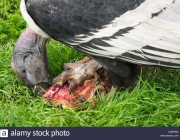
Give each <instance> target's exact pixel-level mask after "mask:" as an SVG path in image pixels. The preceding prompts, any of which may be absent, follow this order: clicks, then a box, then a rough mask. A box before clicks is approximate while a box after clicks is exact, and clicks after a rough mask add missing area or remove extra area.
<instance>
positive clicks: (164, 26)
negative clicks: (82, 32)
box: [82, 0, 180, 67]
mask: <svg viewBox="0 0 180 140" xmlns="http://www.w3.org/2000/svg"><path fill="white" fill-rule="evenodd" d="M172 2H173V1H171V0H159V1H157V0H156V1H152V0H151V2H150V1H147V2H146V3H144V5H141V6H140V8H141V9H142V8H145V7H146V8H147V7H148V8H147V9H146V10H147V11H148V12H151V13H156V12H157V11H158V12H160V11H161V12H160V13H159V14H158V15H157V16H154V17H150V18H149V17H148V19H147V20H144V21H141V22H139V21H140V20H137V21H138V22H139V23H138V24H137V25H135V26H133V29H131V30H129V31H128V30H127V31H128V32H127V33H124V34H121V35H117V34H114V35H112V37H108V38H103V37H104V36H102V38H101V41H103V42H105V43H107V44H109V47H104V46H100V44H93V45H94V46H95V47H97V48H99V49H100V50H98V49H92V48H87V49H86V50H85V51H88V52H91V54H93V55H98V56H105V57H109V58H114V59H121V60H125V61H128V62H131V63H137V64H146V65H161V66H168V65H167V64H168V63H169V64H170V63H171V64H177V65H180V9H179V5H180V0H175V1H174V3H172ZM149 3H151V4H150V5H148V4H149ZM146 4H147V5H146ZM166 6H168V7H167V8H166V9H163V8H165V7H166ZM153 7H154V9H151V8H153ZM144 10H145V9H144ZM144 10H142V11H144ZM138 12H139V11H138ZM129 14H132V12H128V13H126V14H125V15H123V16H124V18H122V19H124V20H125V17H126V19H128V18H127V16H128V15H129ZM129 17H130V16H129ZM139 17H140V16H139ZM139 17H138V19H143V18H139ZM144 19H145V18H144ZM119 20H121V19H119ZM133 20H136V18H133ZM129 21H130V19H128V20H126V21H125V22H126V24H127V27H131V25H132V24H131V25H130V24H128V23H130V22H129ZM125 22H123V23H125ZM134 23H135V22H134ZM123 26H125V25H124V24H123ZM106 29H107V28H106ZM106 29H104V31H105V30H106ZM101 31H102V30H101ZM103 33H104V32H103ZM103 33H102V34H103ZM108 35H109V34H108ZM86 39H87V38H86ZM148 46H149V47H148ZM82 49H84V46H82ZM125 54H126V55H125ZM127 54H129V56H128V55H127ZM130 55H131V56H130ZM132 55H133V56H134V57H132ZM135 57H136V58H135ZM165 63H167V64H165ZM177 65H174V66H173V67H179V66H177ZM169 66H170V65H169Z"/></svg>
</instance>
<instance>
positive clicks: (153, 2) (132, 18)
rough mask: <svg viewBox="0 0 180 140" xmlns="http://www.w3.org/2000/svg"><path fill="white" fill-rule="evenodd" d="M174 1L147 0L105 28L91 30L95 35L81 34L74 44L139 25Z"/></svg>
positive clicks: (107, 35) (108, 35)
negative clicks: (114, 25)
mask: <svg viewBox="0 0 180 140" xmlns="http://www.w3.org/2000/svg"><path fill="white" fill-rule="evenodd" d="M173 1H174V0H146V1H145V2H144V3H142V4H141V5H140V6H139V7H137V8H136V9H134V10H132V11H128V12H126V13H125V14H123V15H121V16H120V17H117V18H115V19H114V20H113V21H112V22H111V23H109V24H108V25H106V26H104V28H103V29H100V30H97V31H95V32H90V33H91V34H93V35H91V36H86V35H80V36H81V37H80V38H78V37H77V39H79V40H80V41H78V42H76V41H74V44H76V45H79V42H81V43H85V42H89V41H90V40H92V39H93V38H102V37H110V36H112V35H113V34H115V33H116V32H117V31H119V30H120V29H124V28H127V27H134V26H137V25H138V24H140V23H141V22H145V21H147V20H149V19H150V18H151V17H152V14H154V13H157V12H160V11H161V10H162V9H163V8H166V7H167V6H169V5H170V4H172V2H173ZM112 23H116V25H117V27H113V26H112ZM82 36H83V38H82ZM74 44H73V45H74Z"/></svg>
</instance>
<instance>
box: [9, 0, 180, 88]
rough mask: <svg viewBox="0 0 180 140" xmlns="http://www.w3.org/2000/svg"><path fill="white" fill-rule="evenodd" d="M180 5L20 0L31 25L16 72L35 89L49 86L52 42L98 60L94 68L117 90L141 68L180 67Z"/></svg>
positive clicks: (169, 1)
mask: <svg viewBox="0 0 180 140" xmlns="http://www.w3.org/2000/svg"><path fill="white" fill-rule="evenodd" d="M179 6H180V0H21V4H20V9H21V13H22V16H23V18H24V19H25V20H26V22H27V23H28V26H29V27H28V28H27V29H26V30H25V31H24V32H23V33H22V34H21V36H20V37H19V39H18V41H17V43H16V45H15V48H14V52H13V58H12V68H13V70H14V72H15V73H16V74H17V76H18V77H19V78H20V79H21V80H22V81H23V82H24V83H25V85H27V86H28V87H30V88H31V89H32V88H34V86H36V85H38V84H40V85H42V86H48V85H49V84H50V79H49V74H48V60H47V56H46V43H47V42H48V40H49V39H50V38H53V39H55V40H57V41H59V42H62V43H64V44H66V45H67V46H69V47H71V48H73V49H75V50H77V51H79V52H82V53H84V54H85V55H86V56H88V57H90V58H92V59H94V60H96V61H95V62H94V63H93V69H94V70H95V69H96V68H100V67H104V68H105V70H106V71H107V74H108V77H109V78H110V80H111V82H112V84H113V85H114V86H118V87H122V86H124V85H123V82H122V79H126V80H127V81H129V82H131V80H132V79H134V75H135V73H136V72H135V71H136V67H137V65H149V66H162V67H170V68H180V8H179ZM62 53H63V52H62ZM59 55H61V54H59ZM89 64H91V63H89ZM96 65H97V67H95V66H96ZM89 67H90V65H87V66H85V67H80V68H79V69H78V70H77V71H78V72H80V71H81V70H83V69H85V70H83V72H82V73H83V75H82V76H81V75H79V74H78V75H79V77H78V78H77V79H74V80H73V81H74V82H72V84H74V83H76V82H77V84H78V81H79V80H81V79H86V77H88V74H90V73H88V69H89ZM86 72H87V74H84V73H86ZM79 83H80V82H79Z"/></svg>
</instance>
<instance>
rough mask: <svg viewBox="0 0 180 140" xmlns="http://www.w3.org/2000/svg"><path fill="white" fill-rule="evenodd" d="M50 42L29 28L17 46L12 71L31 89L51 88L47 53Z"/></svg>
mask: <svg viewBox="0 0 180 140" xmlns="http://www.w3.org/2000/svg"><path fill="white" fill-rule="evenodd" d="M48 41H49V39H48V38H43V37H42V36H40V35H38V34H36V33H35V32H34V31H32V30H31V29H30V28H27V29H26V30H25V31H24V32H23V33H22V34H21V36H20V37H19V39H18V41H17V42H16V44H15V48H14V52H13V57H12V63H11V66H12V69H13V71H14V72H15V74H16V75H17V76H18V77H19V78H20V79H21V80H22V81H23V83H24V84H25V85H26V86H28V87H29V88H30V89H34V87H36V86H37V85H40V86H41V87H44V88H45V87H47V88H49V86H50V83H51V82H50V78H49V74H48V60H47V53H46V43H47V42H48Z"/></svg>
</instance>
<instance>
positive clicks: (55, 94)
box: [44, 84, 72, 102]
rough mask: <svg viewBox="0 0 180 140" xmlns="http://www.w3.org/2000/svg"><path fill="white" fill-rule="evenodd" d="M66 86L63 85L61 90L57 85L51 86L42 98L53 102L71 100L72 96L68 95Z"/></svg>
mask: <svg viewBox="0 0 180 140" xmlns="http://www.w3.org/2000/svg"><path fill="white" fill-rule="evenodd" d="M68 87H69V86H68V85H67V84H66V85H64V86H63V88H60V87H59V86H57V85H54V86H52V87H51V88H50V89H49V90H48V92H47V93H46V94H44V98H46V99H49V100H51V101H52V102H55V101H57V100H61V99H65V100H68V101H70V100H72V96H71V94H70V93H69V89H68Z"/></svg>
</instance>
